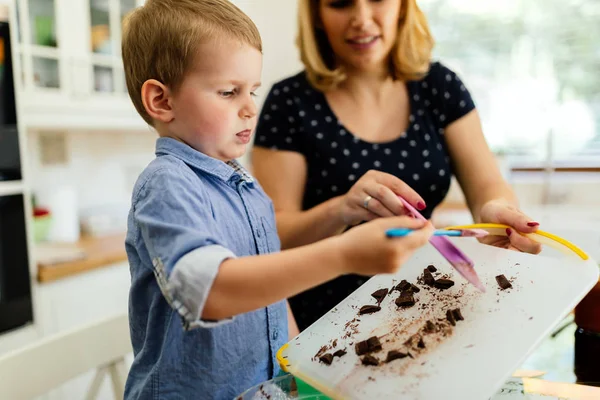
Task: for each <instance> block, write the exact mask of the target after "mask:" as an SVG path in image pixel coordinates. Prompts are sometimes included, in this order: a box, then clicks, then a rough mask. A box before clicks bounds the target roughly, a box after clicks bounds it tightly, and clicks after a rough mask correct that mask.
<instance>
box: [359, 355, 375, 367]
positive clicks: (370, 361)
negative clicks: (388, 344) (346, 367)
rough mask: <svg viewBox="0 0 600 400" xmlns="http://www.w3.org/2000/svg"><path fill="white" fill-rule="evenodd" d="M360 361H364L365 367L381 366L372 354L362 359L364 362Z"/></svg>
mask: <svg viewBox="0 0 600 400" xmlns="http://www.w3.org/2000/svg"><path fill="white" fill-rule="evenodd" d="M360 361H362V363H363V365H374V366H377V365H379V360H378V359H376V358H375V357H373V356H372V355H370V354H367V355H366V356H364V357H363V358H362V360H360Z"/></svg>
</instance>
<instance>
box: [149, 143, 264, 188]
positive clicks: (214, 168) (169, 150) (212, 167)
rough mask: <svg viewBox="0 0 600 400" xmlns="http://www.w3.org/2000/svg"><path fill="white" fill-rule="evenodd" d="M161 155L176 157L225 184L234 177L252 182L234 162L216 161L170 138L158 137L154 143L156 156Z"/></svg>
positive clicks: (242, 168)
mask: <svg viewBox="0 0 600 400" xmlns="http://www.w3.org/2000/svg"><path fill="white" fill-rule="evenodd" d="M163 155H172V156H174V157H177V158H179V159H180V160H182V161H183V162H185V163H186V164H188V165H191V166H194V167H195V168H197V169H199V170H201V171H203V172H206V173H207V174H211V175H214V176H216V177H217V178H219V179H221V180H223V181H225V182H228V181H229V180H230V179H231V178H232V177H233V176H234V175H236V176H239V177H240V178H241V179H242V180H243V181H245V182H248V183H251V182H254V179H253V178H252V176H250V174H249V173H248V171H246V169H245V168H244V167H242V165H240V163H239V162H237V161H236V160H231V161H228V162H224V161H221V160H217V159H216V158H212V157H210V156H207V155H206V154H204V153H201V152H199V151H197V150H194V149H193V148H191V147H190V146H188V145H187V144H185V143H182V142H180V141H178V140H175V139H172V138H168V137H160V138H158V140H157V141H156V156H157V157H158V156H163Z"/></svg>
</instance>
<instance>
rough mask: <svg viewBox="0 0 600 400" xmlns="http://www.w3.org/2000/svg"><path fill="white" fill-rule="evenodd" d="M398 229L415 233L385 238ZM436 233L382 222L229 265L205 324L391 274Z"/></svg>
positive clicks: (400, 221) (401, 221)
mask: <svg viewBox="0 0 600 400" xmlns="http://www.w3.org/2000/svg"><path fill="white" fill-rule="evenodd" d="M399 226H402V227H406V228H411V229H417V231H415V232H413V233H411V234H410V235H408V236H406V237H404V238H397V239H390V238H387V237H386V235H385V231H386V230H387V229H390V228H395V227H399ZM420 228H424V229H420ZM432 233H433V227H432V226H431V224H429V223H427V222H424V221H418V220H416V219H414V218H410V217H390V218H379V219H377V220H376V221H371V222H369V223H367V224H364V225H362V226H360V227H357V228H354V229H351V230H349V231H348V232H346V233H344V234H343V235H340V236H335V237H332V238H328V239H325V240H322V241H320V242H316V243H313V244H310V245H306V246H302V247H297V248H295V249H291V250H286V251H282V252H281V253H275V254H267V255H264V256H252V257H242V258H237V259H227V260H225V261H223V262H222V263H221V265H220V267H219V270H218V272H217V276H216V278H215V280H214V282H213V284H212V286H211V288H210V291H209V293H208V297H207V300H206V302H205V304H204V307H203V308H202V312H201V315H202V318H204V319H223V318H228V317H231V316H233V315H236V314H241V313H244V312H248V311H252V310H255V309H258V308H261V307H264V306H267V305H269V304H272V303H275V302H277V301H280V300H282V299H286V298H288V297H291V296H293V295H295V294H298V293H300V292H302V291H305V290H307V289H310V288H312V287H314V286H316V285H319V284H321V283H323V282H326V281H328V280H331V279H333V278H336V277H338V276H340V275H342V274H346V273H356V274H360V275H366V276H371V275H375V274H379V273H384V274H385V273H393V272H395V271H396V270H397V269H398V266H399V265H401V264H402V263H404V262H405V261H406V260H408V258H410V257H411V255H412V253H413V252H414V251H415V250H416V249H417V248H419V247H421V246H423V245H424V244H425V243H427V240H428V239H429V237H430V236H431V234H432Z"/></svg>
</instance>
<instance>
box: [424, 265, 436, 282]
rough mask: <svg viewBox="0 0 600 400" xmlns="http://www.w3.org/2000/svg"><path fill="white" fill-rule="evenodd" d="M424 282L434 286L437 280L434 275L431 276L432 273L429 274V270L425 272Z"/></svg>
mask: <svg viewBox="0 0 600 400" xmlns="http://www.w3.org/2000/svg"><path fill="white" fill-rule="evenodd" d="M423 282H425V284H426V285H429V286H433V284H434V283H435V278H434V277H433V275H431V272H429V270H428V269H427V268H426V269H424V270H423Z"/></svg>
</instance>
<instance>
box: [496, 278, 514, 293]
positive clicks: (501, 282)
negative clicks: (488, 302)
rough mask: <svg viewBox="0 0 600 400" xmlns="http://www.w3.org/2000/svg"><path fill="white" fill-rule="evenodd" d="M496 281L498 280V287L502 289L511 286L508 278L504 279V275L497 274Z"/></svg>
mask: <svg viewBox="0 0 600 400" xmlns="http://www.w3.org/2000/svg"><path fill="white" fill-rule="evenodd" d="M496 282H498V286H500V288H501V289H502V290H506V289H510V288H512V285H511V284H510V282H509V281H508V279H506V277H505V276H504V275H498V276H497V277H496Z"/></svg>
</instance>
